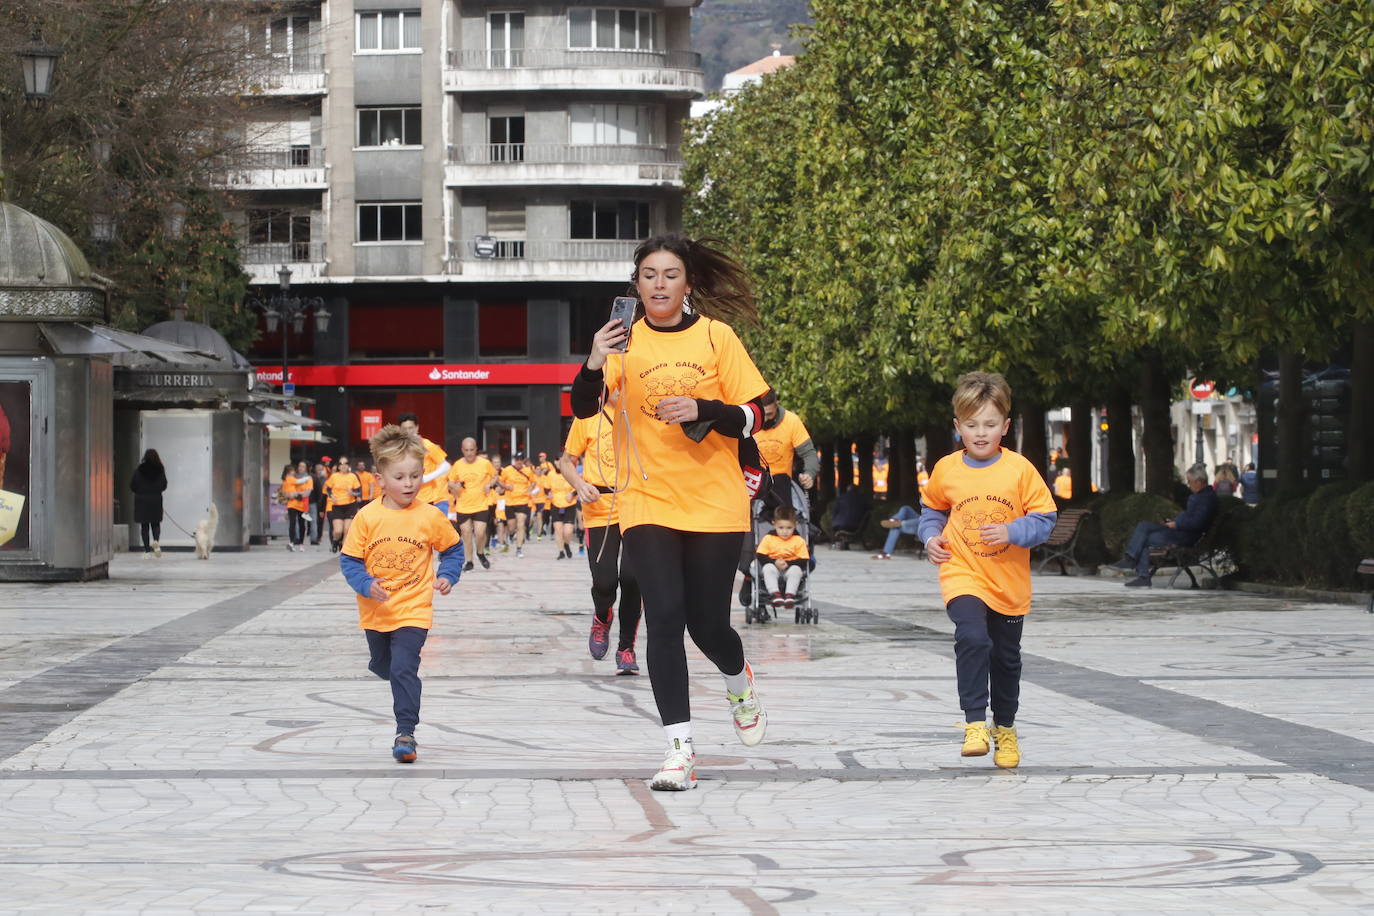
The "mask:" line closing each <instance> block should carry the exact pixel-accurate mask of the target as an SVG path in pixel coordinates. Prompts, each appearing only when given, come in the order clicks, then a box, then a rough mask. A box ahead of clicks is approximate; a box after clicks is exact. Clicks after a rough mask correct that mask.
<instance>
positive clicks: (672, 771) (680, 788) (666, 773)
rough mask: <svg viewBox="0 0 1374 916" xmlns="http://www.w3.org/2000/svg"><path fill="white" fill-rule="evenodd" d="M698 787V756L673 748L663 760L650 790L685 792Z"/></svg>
mask: <svg viewBox="0 0 1374 916" xmlns="http://www.w3.org/2000/svg"><path fill="white" fill-rule="evenodd" d="M696 787H697V755H696V754H689V753H687V752H686V751H684V750H682V749H680V748H673V749H672V750H670V751H669V752H668V756H667V757H664V758H663V766H661V767H659V769H658V773H657V774H656V775H655V776H654V781H653V782H651V783H649V788H651V789H656V790H658V791H659V792H685V791H687V790H688V789H695V788H696Z"/></svg>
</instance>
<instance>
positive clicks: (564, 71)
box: [444, 48, 706, 98]
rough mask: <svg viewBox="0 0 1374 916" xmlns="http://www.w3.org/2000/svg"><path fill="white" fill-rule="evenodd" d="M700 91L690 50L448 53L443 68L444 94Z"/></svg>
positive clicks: (693, 94) (697, 63)
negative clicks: (561, 91)
mask: <svg viewBox="0 0 1374 916" xmlns="http://www.w3.org/2000/svg"><path fill="white" fill-rule="evenodd" d="M705 87H706V82H705V77H704V76H703V75H702V72H701V55H700V54H698V53H696V52H695V51H592V50H587V51H579V50H571V49H558V48H529V49H521V50H505V51H482V50H476V51H467V50H454V51H449V52H448V58H447V66H446V67H445V69H444V89H445V90H447V91H449V92H477V91H481V92H502V91H509V92H529V91H533V90H546V89H577V90H608V91H612V92H614V91H621V90H631V91H635V90H638V91H647V92H654V93H658V94H660V95H665V94H666V95H671V96H677V97H680V98H697V97H700V96H702V95H704V94H705Z"/></svg>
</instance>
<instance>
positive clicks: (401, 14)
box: [353, 9, 424, 54]
mask: <svg viewBox="0 0 1374 916" xmlns="http://www.w3.org/2000/svg"><path fill="white" fill-rule="evenodd" d="M365 16H371V17H375V18H376V20H377V45H378V46H377V47H375V48H364V47H363V17H365ZM388 16H396V17H397V21H396V29H397V36H398V39H397V40H398V41H399V42H400V45H399V46H398V47H395V48H383V47H381V43H382V20H383V19H384V18H385V17H388ZM407 17H413V18H415V19H420V11H419V10H418V9H414V10H360V11H358V12H356V13H354V14H353V53H354V54H419V53H420V51H421V47H420V45H418V44H417V45H415V46H413V47H410V46H407V45H406V44H405V40H406V18H407ZM422 21H423V20H422ZM419 34H420V37H421V41H423V37H424V32H423V30H421V31H420V33H419Z"/></svg>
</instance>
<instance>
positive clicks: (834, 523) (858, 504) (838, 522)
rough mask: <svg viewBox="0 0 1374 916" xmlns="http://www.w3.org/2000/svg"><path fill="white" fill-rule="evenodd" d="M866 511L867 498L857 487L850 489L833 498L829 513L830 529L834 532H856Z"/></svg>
mask: <svg viewBox="0 0 1374 916" xmlns="http://www.w3.org/2000/svg"><path fill="white" fill-rule="evenodd" d="M867 511H868V498H867V497H866V496H865V495H864V492H863V491H862V490H860V489H859V488H858V487H850V488H849V489H848V490H845V491H844V492H843V493H841V494H840V495H839V496H836V497H835V506H834V508H833V509H832V510H831V512H830V527H831V528H833V529H834V530H836V531H857V530H858V528H859V525H861V524H863V520H864V513H865V512H867Z"/></svg>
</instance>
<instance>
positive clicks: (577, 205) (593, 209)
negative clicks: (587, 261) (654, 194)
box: [568, 200, 649, 241]
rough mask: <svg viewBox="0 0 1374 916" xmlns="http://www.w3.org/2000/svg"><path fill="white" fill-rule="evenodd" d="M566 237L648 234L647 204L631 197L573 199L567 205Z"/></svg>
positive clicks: (629, 238) (634, 237)
mask: <svg viewBox="0 0 1374 916" xmlns="http://www.w3.org/2000/svg"><path fill="white" fill-rule="evenodd" d="M568 211H569V227H568V230H569V238H574V239H623V240H627V241H633V240H638V239H643V238H648V237H649V205H648V204H647V203H643V202H640V201H635V200H575V201H573V202H572V203H571V204H570V205H569V207H568Z"/></svg>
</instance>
